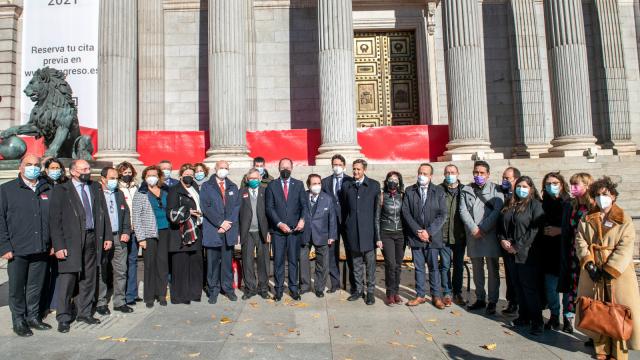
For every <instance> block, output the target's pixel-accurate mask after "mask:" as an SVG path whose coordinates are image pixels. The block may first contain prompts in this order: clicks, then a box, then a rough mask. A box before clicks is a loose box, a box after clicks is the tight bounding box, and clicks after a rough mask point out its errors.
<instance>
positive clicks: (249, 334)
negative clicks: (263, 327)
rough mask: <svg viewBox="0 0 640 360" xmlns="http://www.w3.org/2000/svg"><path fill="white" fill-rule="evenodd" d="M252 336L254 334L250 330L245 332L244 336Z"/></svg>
mask: <svg viewBox="0 0 640 360" xmlns="http://www.w3.org/2000/svg"><path fill="white" fill-rule="evenodd" d="M252 336H253V333H250V332H248V333H246V334H244V337H248V338H250V337H252Z"/></svg>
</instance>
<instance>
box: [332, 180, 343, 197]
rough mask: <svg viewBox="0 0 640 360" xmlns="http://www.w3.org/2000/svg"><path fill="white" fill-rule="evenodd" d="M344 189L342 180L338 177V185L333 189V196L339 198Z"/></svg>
mask: <svg viewBox="0 0 640 360" xmlns="http://www.w3.org/2000/svg"><path fill="white" fill-rule="evenodd" d="M341 189H342V178H341V177H336V185H335V186H334V187H333V195H335V196H338V194H339V193H340V190H341Z"/></svg>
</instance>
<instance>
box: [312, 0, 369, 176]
mask: <svg viewBox="0 0 640 360" xmlns="http://www.w3.org/2000/svg"><path fill="white" fill-rule="evenodd" d="M318 40H319V41H318V42H319V46H320V49H319V59H318V60H319V65H320V74H319V75H320V76H319V82H320V119H321V133H322V145H321V146H320V148H319V149H318V151H319V152H320V154H318V156H317V157H316V165H326V164H329V163H330V162H331V157H332V156H333V155H334V154H338V153H339V154H342V155H343V156H344V157H345V158H347V162H349V161H351V160H354V159H355V158H359V157H362V153H361V152H360V149H361V148H360V146H359V145H358V136H357V131H356V127H357V125H356V109H355V106H356V103H355V101H356V100H355V89H354V87H355V83H356V81H355V73H354V60H353V18H352V6H351V1H344V0H318Z"/></svg>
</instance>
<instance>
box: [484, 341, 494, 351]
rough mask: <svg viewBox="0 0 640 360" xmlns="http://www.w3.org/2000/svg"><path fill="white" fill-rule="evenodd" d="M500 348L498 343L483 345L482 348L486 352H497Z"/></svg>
mask: <svg viewBox="0 0 640 360" xmlns="http://www.w3.org/2000/svg"><path fill="white" fill-rule="evenodd" d="M497 347H498V345H497V344H496V343H491V344H484V345H482V348H484V349H486V350H491V351H493V350H495V349H496V348H497Z"/></svg>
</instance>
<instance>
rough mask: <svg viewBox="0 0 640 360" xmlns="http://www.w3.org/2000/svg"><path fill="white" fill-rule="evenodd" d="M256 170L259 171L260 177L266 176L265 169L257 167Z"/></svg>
mask: <svg viewBox="0 0 640 360" xmlns="http://www.w3.org/2000/svg"><path fill="white" fill-rule="evenodd" d="M256 170H258V172H259V173H260V176H262V175H264V168H263V167H257V168H256Z"/></svg>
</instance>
